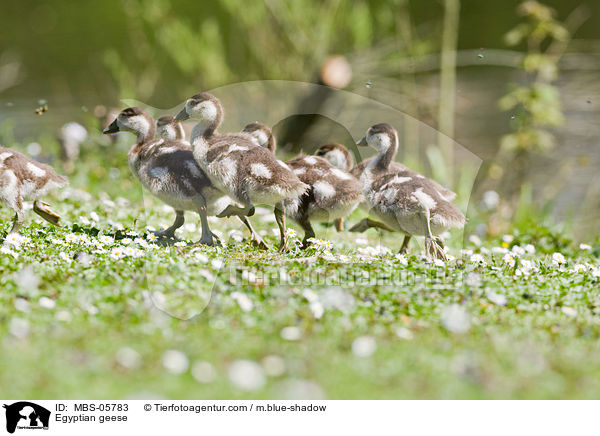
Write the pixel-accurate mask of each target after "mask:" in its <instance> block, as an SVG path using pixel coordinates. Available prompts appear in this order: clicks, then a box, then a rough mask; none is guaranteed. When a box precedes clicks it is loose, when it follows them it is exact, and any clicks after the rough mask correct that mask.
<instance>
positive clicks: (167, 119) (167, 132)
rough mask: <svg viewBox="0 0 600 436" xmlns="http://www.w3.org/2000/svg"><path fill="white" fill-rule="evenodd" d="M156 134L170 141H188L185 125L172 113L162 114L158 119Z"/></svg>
mask: <svg viewBox="0 0 600 436" xmlns="http://www.w3.org/2000/svg"><path fill="white" fill-rule="evenodd" d="M156 134H157V135H158V136H160V137H161V138H163V139H166V140H168V141H181V142H187V141H186V140H185V130H183V126H182V125H181V123H180V122H178V121H175V119H174V118H173V117H172V116H170V115H165V116H162V117H160V118H159V119H158V120H156Z"/></svg>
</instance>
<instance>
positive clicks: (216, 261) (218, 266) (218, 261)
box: [210, 259, 224, 269]
mask: <svg viewBox="0 0 600 436" xmlns="http://www.w3.org/2000/svg"><path fill="white" fill-rule="evenodd" d="M210 265H211V266H212V267H213V268H214V269H221V267H222V266H223V265H224V263H223V261H222V260H221V259H213V260H212V261H211V262H210Z"/></svg>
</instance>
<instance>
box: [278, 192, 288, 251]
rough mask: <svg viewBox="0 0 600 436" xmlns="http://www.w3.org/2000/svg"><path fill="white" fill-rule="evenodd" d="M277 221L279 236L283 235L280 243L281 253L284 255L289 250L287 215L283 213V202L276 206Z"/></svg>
mask: <svg viewBox="0 0 600 436" xmlns="http://www.w3.org/2000/svg"><path fill="white" fill-rule="evenodd" d="M274 212H275V220H276V221H277V225H278V226H279V234H280V235H281V241H280V243H279V252H280V253H283V252H284V251H287V250H288V243H289V239H288V235H287V231H286V228H285V213H284V211H283V202H281V201H280V202H279V203H277V204H276V205H275V210H274Z"/></svg>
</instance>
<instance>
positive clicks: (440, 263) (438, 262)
mask: <svg viewBox="0 0 600 436" xmlns="http://www.w3.org/2000/svg"><path fill="white" fill-rule="evenodd" d="M473 256H475V255H473ZM433 264H434V265H435V266H438V267H444V266H446V262H444V261H443V260H442V259H433Z"/></svg>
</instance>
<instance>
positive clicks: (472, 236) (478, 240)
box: [469, 235, 481, 247]
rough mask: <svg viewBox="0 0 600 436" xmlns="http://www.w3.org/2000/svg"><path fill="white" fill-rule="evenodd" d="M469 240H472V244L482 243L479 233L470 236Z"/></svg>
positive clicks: (478, 244)
mask: <svg viewBox="0 0 600 436" xmlns="http://www.w3.org/2000/svg"><path fill="white" fill-rule="evenodd" d="M469 242H471V243H472V244H474V245H476V246H478V247H479V246H480V245H481V239H480V238H479V236H477V235H471V236H469Z"/></svg>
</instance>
